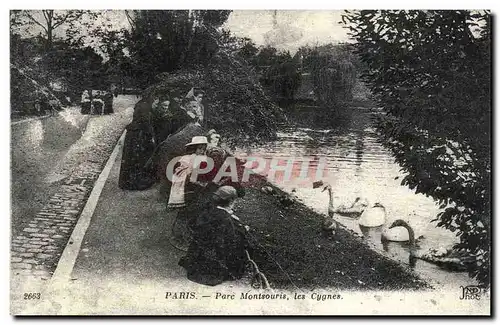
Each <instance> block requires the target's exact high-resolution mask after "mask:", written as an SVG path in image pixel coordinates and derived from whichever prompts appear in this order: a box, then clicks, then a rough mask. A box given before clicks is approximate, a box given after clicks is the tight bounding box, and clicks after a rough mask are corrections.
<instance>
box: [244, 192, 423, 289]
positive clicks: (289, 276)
mask: <svg viewBox="0 0 500 325" xmlns="http://www.w3.org/2000/svg"><path fill="white" fill-rule="evenodd" d="M237 214H238V215H239V216H240V217H241V219H242V220H243V221H244V222H245V223H247V224H248V225H249V226H250V227H251V228H252V229H251V231H250V232H251V235H252V236H253V237H254V238H255V239H256V241H257V242H258V243H259V245H260V248H258V249H257V251H256V252H255V253H254V260H255V261H256V262H257V264H258V265H259V267H260V269H261V271H262V272H264V273H265V275H266V276H267V278H268V280H269V282H270V283H271V286H272V287H273V288H281V289H294V288H295V287H299V288H307V289H313V288H326V287H334V288H338V289H344V290H345V289H354V290H398V289H405V290H408V289H424V288H429V285H428V284H426V283H425V282H424V281H423V280H421V279H419V278H418V277H417V276H416V275H415V274H413V273H412V272H411V271H409V270H408V269H406V268H405V267H403V266H402V265H400V264H398V263H397V262H395V261H392V260H390V259H388V258H386V257H384V256H382V255H380V254H378V253H376V252H375V251H373V250H372V249H370V248H369V246H368V245H367V244H365V243H363V241H362V240H361V239H360V238H358V237H356V236H355V235H354V234H353V233H352V232H350V231H349V230H346V229H341V230H340V231H339V232H338V233H337V235H336V237H335V238H334V239H328V238H326V237H325V236H324V235H322V233H321V224H322V221H323V218H324V217H323V216H322V215H320V214H318V213H316V212H314V211H312V210H311V209H310V208H308V207H306V206H305V205H303V204H302V203H300V202H296V203H294V204H293V205H292V206H290V207H288V208H285V207H284V206H283V205H282V203H281V202H280V200H279V199H278V198H277V197H276V196H273V195H270V194H265V193H262V192H261V191H260V185H256V186H255V187H252V188H248V190H247V194H246V196H245V197H244V198H243V199H242V200H240V201H239V202H238V204H237ZM278 265H279V266H278Z"/></svg>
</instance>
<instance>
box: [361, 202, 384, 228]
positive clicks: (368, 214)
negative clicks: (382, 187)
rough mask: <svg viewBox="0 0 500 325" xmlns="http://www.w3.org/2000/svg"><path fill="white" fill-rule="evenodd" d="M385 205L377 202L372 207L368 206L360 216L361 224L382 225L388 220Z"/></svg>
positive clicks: (369, 225)
mask: <svg viewBox="0 0 500 325" xmlns="http://www.w3.org/2000/svg"><path fill="white" fill-rule="evenodd" d="M386 216H387V214H386V211H385V207H384V206H383V205H382V204H380V203H375V204H374V205H373V206H372V207H371V208H366V209H365V210H364V211H363V213H361V217H360V218H359V221H358V223H359V225H360V226H363V227H368V228H372V227H380V226H382V225H383V224H385V221H386Z"/></svg>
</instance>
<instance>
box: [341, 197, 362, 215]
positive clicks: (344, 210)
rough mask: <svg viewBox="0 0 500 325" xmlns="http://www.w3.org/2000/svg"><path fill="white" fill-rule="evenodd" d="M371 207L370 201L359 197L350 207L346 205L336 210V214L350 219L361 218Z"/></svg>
mask: <svg viewBox="0 0 500 325" xmlns="http://www.w3.org/2000/svg"><path fill="white" fill-rule="evenodd" d="M368 206H369V203H368V200H367V199H365V198H360V197H357V198H356V200H354V203H353V204H351V206H350V207H346V206H344V205H339V206H338V207H337V208H336V209H335V213H337V214H339V215H341V216H343V217H349V218H359V217H360V216H361V214H362V213H363V211H365V209H366V208H367V207H368Z"/></svg>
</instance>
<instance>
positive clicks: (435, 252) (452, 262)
mask: <svg viewBox="0 0 500 325" xmlns="http://www.w3.org/2000/svg"><path fill="white" fill-rule="evenodd" d="M397 228H399V229H398V230H393V229H397ZM400 229H405V230H406V233H407V235H406V236H405V235H404V234H403V231H401V230H400ZM404 238H408V239H407V240H402V239H404ZM422 238H423V237H422V236H420V237H419V238H417V239H415V232H414V231H413V228H412V227H411V226H410V225H409V224H408V223H407V222H406V221H404V220H401V219H398V220H395V221H394V222H393V223H392V224H391V225H390V226H389V228H388V230H387V231H386V232H384V233H382V243H384V242H385V243H387V242H388V241H398V242H402V241H404V242H408V244H409V250H410V266H415V260H416V259H417V258H418V259H421V260H424V261H427V262H429V263H433V264H436V265H437V266H439V267H442V268H445V269H448V270H452V271H465V270H466V269H467V268H466V266H465V264H464V261H466V260H468V259H469V258H470V256H468V255H467V254H466V253H462V252H459V251H457V250H454V249H447V248H444V247H441V248H437V249H436V248H430V249H426V250H422V249H420V248H419V246H418V240H419V239H422Z"/></svg>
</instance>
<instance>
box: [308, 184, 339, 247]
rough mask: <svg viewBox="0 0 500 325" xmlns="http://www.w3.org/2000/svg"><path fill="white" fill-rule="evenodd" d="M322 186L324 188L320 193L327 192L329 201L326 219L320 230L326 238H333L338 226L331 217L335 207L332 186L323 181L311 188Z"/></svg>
mask: <svg viewBox="0 0 500 325" xmlns="http://www.w3.org/2000/svg"><path fill="white" fill-rule="evenodd" d="M323 185H325V186H324V188H323V190H322V191H321V192H324V191H326V190H328V196H329V200H328V218H325V220H324V221H323V224H322V225H321V230H322V231H323V233H324V234H325V235H326V236H327V237H333V236H335V234H336V233H337V231H338V229H339V224H338V222H337V221H335V219H333V216H334V215H335V207H334V205H333V193H332V192H333V190H332V186H331V185H330V184H328V183H325V182H323V181H318V182H314V183H313V188H318V187H321V186H323Z"/></svg>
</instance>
